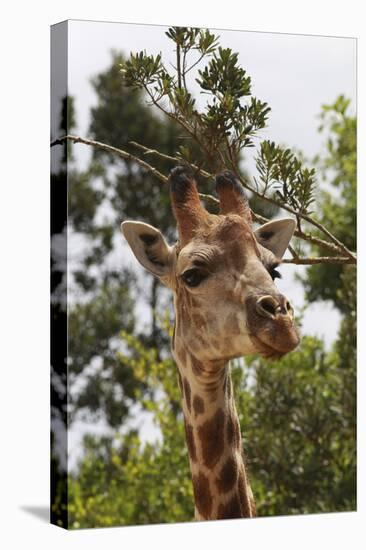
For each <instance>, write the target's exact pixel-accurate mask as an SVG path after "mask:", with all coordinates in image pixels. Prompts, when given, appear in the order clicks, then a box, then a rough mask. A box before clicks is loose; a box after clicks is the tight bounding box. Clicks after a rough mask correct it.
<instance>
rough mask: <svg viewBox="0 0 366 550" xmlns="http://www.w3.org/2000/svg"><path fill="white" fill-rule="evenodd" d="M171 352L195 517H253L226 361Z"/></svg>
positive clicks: (228, 368) (251, 500) (251, 499)
mask: <svg viewBox="0 0 366 550" xmlns="http://www.w3.org/2000/svg"><path fill="white" fill-rule="evenodd" d="M173 353H174V356H175V359H176V362H177V365H178V372H179V382H180V386H181V390H182V395H183V413H184V423H185V432H186V441H187V448H188V453H189V461H190V468H191V474H192V482H193V492H194V500H195V517H196V519H198V520H201V519H229V518H240V517H252V516H253V515H254V503H253V497H252V492H251V489H250V486H249V481H248V478H247V475H246V469H245V465H244V458H243V454H242V441H241V434H240V425H239V419H238V415H237V412H236V407H235V402H234V397H233V392H232V383H231V375H230V367H229V364H228V363H227V364H220V365H219V364H213V363H212V362H210V363H207V364H204V363H200V362H199V361H198V360H197V359H196V358H195V357H194V356H193V355H192V354H190V353H187V352H186V351H185V350H183V349H180V350H179V352H177V351H175V352H173Z"/></svg>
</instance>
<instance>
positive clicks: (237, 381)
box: [51, 21, 356, 529]
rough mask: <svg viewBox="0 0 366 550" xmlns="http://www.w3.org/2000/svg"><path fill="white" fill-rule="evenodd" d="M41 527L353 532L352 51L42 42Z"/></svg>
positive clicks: (72, 33)
mask: <svg viewBox="0 0 366 550" xmlns="http://www.w3.org/2000/svg"><path fill="white" fill-rule="evenodd" d="M51 61H52V67H51V447H52V456H51V521H52V523H54V524H56V525H59V526H61V527H64V528H69V529H82V528H94V527H109V526H121V525H143V524H154V523H174V522H191V521H207V520H227V519H236V520H243V519H254V518H257V517H269V516H283V515H286V516H293V515H299V514H310V513H311V514H314V513H322V512H345V511H352V510H355V509H356V40H355V39H353V38H342V37H339V38H336V37H326V36H299V35H291V34H287V35H285V34H276V33H261V32H245V31H234V30H232V31H230V30H218V29H206V28H191V27H179V26H177V27H163V26H151V25H133V24H127V23H105V22H96V21H66V22H63V23H60V24H58V25H54V26H53V27H52V29H51Z"/></svg>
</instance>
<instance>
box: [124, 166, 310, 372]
mask: <svg viewBox="0 0 366 550" xmlns="http://www.w3.org/2000/svg"><path fill="white" fill-rule="evenodd" d="M169 181H170V191H171V200H172V206H173V212H174V216H175V218H176V221H177V226H178V234H179V239H178V242H177V243H176V244H175V245H174V246H169V245H168V244H167V242H166V241H165V239H164V237H163V236H162V234H161V232H160V231H159V230H158V229H156V228H154V227H152V226H151V225H148V224H145V223H142V222H135V221H126V222H123V223H122V225H121V229H122V232H123V234H124V236H125V238H126V239H127V241H128V243H129V245H130V247H131V249H132V251H133V253H134V254H135V256H136V258H137V259H138V260H139V262H140V263H141V264H142V265H143V266H144V267H145V268H146V269H147V270H148V271H150V272H151V273H153V274H154V275H156V276H157V277H159V279H160V280H161V281H162V283H163V284H165V285H166V286H168V287H170V288H171V289H172V291H173V293H174V303H175V313H176V331H175V336H174V341H173V351H174V349H175V348H177V347H178V348H184V349H189V350H190V351H191V352H192V354H193V355H194V356H195V357H196V358H197V359H198V360H199V361H201V362H202V361H204V362H207V361H208V362H210V361H213V362H220V361H221V360H222V361H225V362H226V361H227V360H228V359H231V358H234V357H240V356H243V355H248V354H250V353H256V352H258V353H260V354H261V355H262V356H264V357H271V358H278V357H281V356H282V355H284V354H285V353H287V352H289V351H291V350H293V349H294V348H295V347H296V346H297V345H298V343H299V335H298V331H297V328H296V326H295V323H294V316H293V309H292V307H291V304H290V303H289V301H288V299H287V298H286V297H285V296H283V295H282V294H280V293H279V291H278V289H277V288H276V285H275V284H274V279H275V278H276V276H278V273H277V272H276V267H277V266H278V264H279V263H280V261H281V258H282V256H283V254H284V252H285V250H286V248H287V246H288V244H289V241H290V239H291V237H292V235H293V232H294V229H295V222H294V220H292V219H288V218H287V219H281V220H275V221H272V222H268V223H266V224H265V225H263V226H262V227H260V228H259V229H257V230H256V231H253V229H252V220H251V212H250V208H249V204H248V201H247V199H246V197H245V194H244V190H243V187H242V185H241V184H240V182H239V181H238V180H237V179H236V178H235V176H234V175H233V174H232V173H231V172H228V171H225V172H222V173H221V174H219V175H218V176H216V191H217V193H218V196H219V201H220V213H219V214H218V215H214V214H210V213H209V212H207V211H206V210H205V209H204V208H203V206H202V205H201V202H200V198H199V195H198V191H197V187H196V183H195V181H194V178H193V174H192V172H191V171H190V170H189V169H188V168H187V167H184V166H178V167H176V168H175V169H173V170H172V172H171V174H170V178H169Z"/></svg>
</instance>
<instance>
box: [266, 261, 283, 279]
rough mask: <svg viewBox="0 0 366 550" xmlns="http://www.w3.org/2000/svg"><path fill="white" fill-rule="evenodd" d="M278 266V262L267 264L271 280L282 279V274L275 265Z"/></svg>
mask: <svg viewBox="0 0 366 550" xmlns="http://www.w3.org/2000/svg"><path fill="white" fill-rule="evenodd" d="M278 266H279V262H276V263H273V264H272V265H269V266H267V271H268V273H269V274H270V276H271V277H272V280H273V281H274V280H275V279H282V275H281V273H280V272H279V271H277V269H276V267H278Z"/></svg>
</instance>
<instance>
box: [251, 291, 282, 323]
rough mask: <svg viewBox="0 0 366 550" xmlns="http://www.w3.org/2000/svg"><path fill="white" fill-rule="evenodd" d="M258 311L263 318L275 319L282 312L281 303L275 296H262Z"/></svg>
mask: <svg viewBox="0 0 366 550" xmlns="http://www.w3.org/2000/svg"><path fill="white" fill-rule="evenodd" d="M256 309H257V311H258V313H259V314H260V315H262V316H263V317H270V318H271V319H274V318H275V317H276V314H277V313H278V312H279V311H280V310H281V306H280V304H279V302H278V301H277V300H276V299H275V298H273V296H269V295H268V296H262V297H261V298H259V300H258V301H257V304H256Z"/></svg>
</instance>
